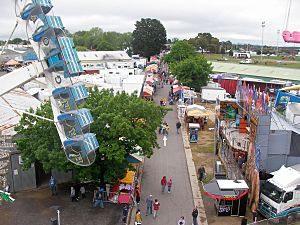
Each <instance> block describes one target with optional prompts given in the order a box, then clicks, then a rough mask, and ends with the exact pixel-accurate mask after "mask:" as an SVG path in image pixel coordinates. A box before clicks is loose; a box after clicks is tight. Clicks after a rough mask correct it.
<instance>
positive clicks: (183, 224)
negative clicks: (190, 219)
mask: <svg viewBox="0 0 300 225" xmlns="http://www.w3.org/2000/svg"><path fill="white" fill-rule="evenodd" d="M178 225H185V220H184V217H183V216H182V217H180V219H179V220H178Z"/></svg>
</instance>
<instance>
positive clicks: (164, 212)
mask: <svg viewBox="0 0 300 225" xmlns="http://www.w3.org/2000/svg"><path fill="white" fill-rule="evenodd" d="M169 88H170V86H169V85H167V86H165V87H164V88H158V89H157V93H156V96H155V98H154V100H155V102H157V104H158V103H159V99H160V98H161V97H167V95H168V91H169ZM170 107H171V106H170ZM172 108H173V111H170V112H168V114H167V115H166V117H165V121H166V122H167V123H168V124H169V126H170V131H169V136H168V140H167V146H166V147H164V146H163V141H162V139H163V135H158V143H159V145H160V146H161V148H160V149H158V150H154V155H153V156H152V157H151V158H150V159H146V160H145V165H144V173H143V177H142V184H141V186H142V188H141V197H142V198H141V205H140V209H141V211H142V217H143V224H145V225H152V224H155V225H176V224H177V221H178V219H179V218H180V216H184V217H185V221H186V224H187V225H191V224H192V216H191V214H192V210H193V197H192V192H191V185H190V180H189V175H188V169H187V163H186V158H185V153H184V147H183V142H182V138H181V135H180V134H177V133H176V126H175V124H176V122H177V121H178V117H177V110H176V106H172ZM163 176H166V177H167V179H169V178H172V180H173V186H172V192H171V193H170V194H168V193H167V192H165V193H162V192H161V185H160V180H161V178H162V177H163ZM149 194H152V195H153V197H154V198H157V199H158V201H159V202H160V204H161V209H160V212H159V216H158V217H157V218H156V219H155V220H154V219H153V217H152V216H146V215H145V212H146V208H145V201H146V198H147V196H148V195H149ZM133 216H134V215H133Z"/></svg>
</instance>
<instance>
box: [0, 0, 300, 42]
mask: <svg viewBox="0 0 300 225" xmlns="http://www.w3.org/2000/svg"><path fill="white" fill-rule="evenodd" d="M1 1H3V2H2V3H1V8H0V27H1V29H0V39H1V38H2V39H3V38H7V37H8V36H9V33H10V32H11V30H12V28H13V25H14V21H15V15H14V14H15V13H14V7H13V2H14V1H13V0H1ZM52 2H53V5H54V8H53V12H54V14H55V15H60V16H61V17H62V20H63V23H64V25H65V26H66V28H67V29H68V30H70V31H71V32H74V31H78V30H87V29H89V28H91V27H95V26H98V27H101V28H102V29H104V30H105V31H118V32H131V31H133V29H134V24H135V22H136V21H137V20H140V19H141V18H146V17H150V18H156V19H159V20H160V21H161V22H162V24H163V25H164V26H165V28H166V30H167V34H168V37H169V38H173V37H179V38H190V37H194V36H195V35H196V34H197V33H199V32H210V33H212V34H213V35H215V36H217V37H218V38H220V39H221V40H226V39H231V40H244V41H245V42H246V41H253V42H257V43H260V40H261V22H262V21H266V27H265V32H264V37H265V38H264V39H265V43H266V44H276V39H277V34H276V31H277V30H278V29H280V30H282V28H283V23H284V18H285V11H286V3H287V0H251V1H243V0H226V1H220V0H210V1H207V0H187V1H180V0H172V1H167V0H165V1H163V0H152V1H143V0H139V1H138V0H128V1H124V0H110V1H99V0H84V1H83V2H82V1H76V0H52ZM299 8H300V1H295V0H294V1H293V5H292V10H291V16H290V23H289V28H290V29H291V30H297V29H298V30H300V24H299V21H300V14H299V13H298V9H299ZM24 33H25V32H24V31H23V30H22V29H18V31H17V34H16V35H23V36H24ZM280 40H281V39H280ZM281 44H282V41H281Z"/></svg>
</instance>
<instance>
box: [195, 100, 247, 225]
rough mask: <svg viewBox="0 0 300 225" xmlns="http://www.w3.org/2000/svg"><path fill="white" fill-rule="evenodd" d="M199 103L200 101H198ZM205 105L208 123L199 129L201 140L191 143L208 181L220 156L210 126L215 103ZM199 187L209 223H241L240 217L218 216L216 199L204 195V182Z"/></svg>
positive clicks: (196, 162)
mask: <svg viewBox="0 0 300 225" xmlns="http://www.w3.org/2000/svg"><path fill="white" fill-rule="evenodd" d="M198 104H199V103H198ZM200 105H203V106H204V107H206V108H207V110H208V111H209V112H210V114H211V115H210V116H209V118H210V119H209V120H208V125H207V127H206V128H205V129H204V131H199V141H198V143H197V144H191V149H192V153H193V160H194V163H195V167H196V171H197V170H198V168H199V167H201V166H204V167H205V171H206V178H205V180H204V183H208V182H209V181H211V179H212V178H213V165H214V162H215V160H217V159H218V156H215V155H214V130H209V129H208V128H213V127H214V121H213V120H214V119H213V118H214V108H215V105H214V104H209V103H203V104H201V103H200ZM199 187H200V190H201V192H202V197H203V202H204V205H205V212H206V216H207V220H208V224H209V225H240V224H241V219H242V218H240V217H218V216H217V215H216V211H215V207H214V202H215V200H214V199H212V198H210V197H208V196H206V195H204V193H203V187H202V183H200V182H199Z"/></svg>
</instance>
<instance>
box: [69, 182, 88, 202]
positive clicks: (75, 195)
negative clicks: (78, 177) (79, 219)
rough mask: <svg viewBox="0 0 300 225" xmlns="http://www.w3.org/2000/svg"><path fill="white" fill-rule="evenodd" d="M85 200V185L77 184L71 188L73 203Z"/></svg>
mask: <svg viewBox="0 0 300 225" xmlns="http://www.w3.org/2000/svg"><path fill="white" fill-rule="evenodd" d="M80 197H81V198H85V187H84V186H83V185H79V184H75V185H74V186H71V192H70V198H71V201H72V202H77V201H79V199H80Z"/></svg>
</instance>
